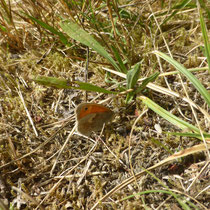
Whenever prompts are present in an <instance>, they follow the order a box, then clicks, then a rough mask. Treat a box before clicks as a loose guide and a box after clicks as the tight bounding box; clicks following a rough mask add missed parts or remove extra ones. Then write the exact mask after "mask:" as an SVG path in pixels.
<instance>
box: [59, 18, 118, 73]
mask: <svg viewBox="0 0 210 210" xmlns="http://www.w3.org/2000/svg"><path fill="white" fill-rule="evenodd" d="M60 26H61V28H62V29H63V31H64V32H65V33H66V34H67V35H68V36H69V37H71V38H72V39H75V40H76V41H78V42H80V43H82V44H84V45H86V46H88V47H90V48H92V49H93V50H95V51H96V52H98V53H99V54H100V55H101V56H103V57H104V58H106V59H107V60H108V61H109V62H110V63H111V64H112V65H113V67H114V68H115V69H116V70H117V71H119V72H122V71H121V69H120V67H119V66H118V65H117V63H116V62H115V61H114V60H113V58H112V57H111V56H110V55H109V53H108V52H107V51H106V50H105V49H104V47H103V46H101V45H100V44H99V43H98V42H97V41H96V40H95V39H94V38H93V37H92V36H91V35H89V34H88V33H87V32H86V31H85V30H83V29H82V28H81V27H80V26H79V25H77V24H76V23H73V22H70V21H63V22H61V23H60Z"/></svg>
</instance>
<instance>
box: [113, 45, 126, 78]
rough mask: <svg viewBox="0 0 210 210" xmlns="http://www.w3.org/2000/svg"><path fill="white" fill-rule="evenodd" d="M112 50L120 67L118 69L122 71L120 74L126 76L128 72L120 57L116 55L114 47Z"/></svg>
mask: <svg viewBox="0 0 210 210" xmlns="http://www.w3.org/2000/svg"><path fill="white" fill-rule="evenodd" d="M112 50H113V52H114V56H115V58H116V59H117V61H118V63H119V65H120V68H121V69H122V72H123V73H125V74H126V73H127V72H128V70H127V68H126V66H125V65H124V63H123V61H122V59H121V57H120V54H119V53H118V51H117V49H116V48H115V47H114V46H112Z"/></svg>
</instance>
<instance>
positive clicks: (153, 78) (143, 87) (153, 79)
mask: <svg viewBox="0 0 210 210" xmlns="http://www.w3.org/2000/svg"><path fill="white" fill-rule="evenodd" d="M159 74H160V73H159V72H155V73H154V74H152V75H151V76H149V77H147V78H146V79H144V80H143V81H142V84H141V85H140V86H139V87H138V88H137V90H136V94H137V93H139V92H141V91H142V90H144V89H145V88H146V86H147V84H148V83H150V82H154V81H155V80H156V79H157V77H158V76H159Z"/></svg>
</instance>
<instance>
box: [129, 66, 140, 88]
mask: <svg viewBox="0 0 210 210" xmlns="http://www.w3.org/2000/svg"><path fill="white" fill-rule="evenodd" d="M140 67H141V63H136V64H135V66H134V67H133V68H132V69H131V70H130V71H128V73H127V75H126V79H127V89H132V88H134V86H135V85H136V83H137V81H138V79H139V74H140V70H141V68H140Z"/></svg>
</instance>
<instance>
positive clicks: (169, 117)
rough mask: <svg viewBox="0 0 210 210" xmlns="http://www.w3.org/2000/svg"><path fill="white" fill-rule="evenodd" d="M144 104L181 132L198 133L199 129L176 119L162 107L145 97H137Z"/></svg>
mask: <svg viewBox="0 0 210 210" xmlns="http://www.w3.org/2000/svg"><path fill="white" fill-rule="evenodd" d="M138 99H140V100H141V101H142V102H143V103H144V104H146V105H147V106H148V107H149V108H150V109H152V110H153V111H154V112H156V113H157V114H159V115H160V116H161V117H163V118H164V119H166V120H167V121H169V122H170V123H172V124H173V125H175V126H178V127H179V128H181V129H182V130H185V131H186V130H190V131H194V132H196V133H200V131H199V129H198V128H196V127H195V126H193V125H191V124H189V123H187V122H185V121H184V120H181V119H180V118H178V117H176V116H175V115H173V114H171V113H170V112H168V111H166V110H165V109H163V108H162V107H160V106H159V105H158V104H156V103H155V102H153V101H152V100H150V99H149V98H147V97H145V96H140V97H138Z"/></svg>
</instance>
